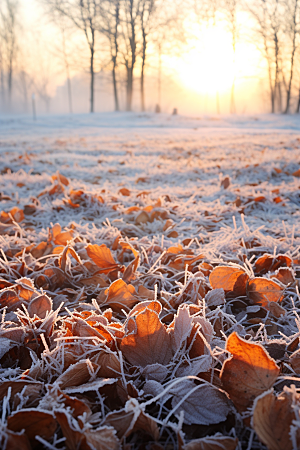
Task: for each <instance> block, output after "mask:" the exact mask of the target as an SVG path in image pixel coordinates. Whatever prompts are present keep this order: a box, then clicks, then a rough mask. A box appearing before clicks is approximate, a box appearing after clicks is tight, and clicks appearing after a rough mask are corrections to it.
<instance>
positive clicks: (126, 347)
mask: <svg viewBox="0 0 300 450" xmlns="http://www.w3.org/2000/svg"><path fill="white" fill-rule="evenodd" d="M131 321H133V324H132V326H133V327H135V331H134V332H130V333H129V334H127V335H126V336H125V337H124V338H123V339H122V342H121V350H122V352H123V354H124V356H125V358H126V359H127V360H128V361H129V362H130V363H131V364H134V365H137V366H142V367H145V366H147V365H148V364H155V363H159V364H168V362H169V361H170V360H171V358H172V350H171V338H170V336H169V334H168V333H167V331H166V329H165V327H164V325H163V324H162V323H161V321H160V320H159V317H158V314H157V313H156V312H155V311H151V310H150V309H148V308H146V309H145V310H144V311H142V312H141V313H139V314H138V315H137V316H136V317H135V318H130V320H129V322H131Z"/></svg>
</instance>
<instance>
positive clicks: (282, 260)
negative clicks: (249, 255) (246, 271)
mask: <svg viewBox="0 0 300 450" xmlns="http://www.w3.org/2000/svg"><path fill="white" fill-rule="evenodd" d="M291 264H292V260H291V258H290V257H288V256H286V255H277V256H273V255H269V254H265V255H263V256H261V257H260V258H258V259H257V260H256V261H255V264H254V272H255V273H256V274H258V275H264V274H265V273H268V272H270V271H271V270H272V271H275V270H277V269H279V267H290V266H291Z"/></svg>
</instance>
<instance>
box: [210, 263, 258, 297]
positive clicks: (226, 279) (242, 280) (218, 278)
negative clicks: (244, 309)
mask: <svg viewBox="0 0 300 450" xmlns="http://www.w3.org/2000/svg"><path fill="white" fill-rule="evenodd" d="M248 279H249V276H248V275H247V274H246V273H245V271H244V270H242V269H238V268H236V267H229V266H218V267H216V268H215V269H214V270H213V271H212V272H211V274H210V276H209V282H210V284H211V287H212V288H213V289H221V288H222V289H224V291H225V292H226V293H227V292H234V293H235V294H236V295H237V296H240V295H246V284H247V281H248Z"/></svg>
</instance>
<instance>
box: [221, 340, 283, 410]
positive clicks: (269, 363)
mask: <svg viewBox="0 0 300 450" xmlns="http://www.w3.org/2000/svg"><path fill="white" fill-rule="evenodd" d="M226 350H227V351H228V352H230V353H231V354H232V356H231V358H229V359H227V360H226V361H225V362H224V364H223V367H222V371H221V374H220V377H221V380H222V383H223V386H224V388H225V390H226V391H227V392H228V394H229V397H230V398H231V400H232V401H233V403H234V405H235V407H236V408H237V410H238V411H240V412H241V411H245V410H246V409H247V408H248V407H249V406H251V404H252V402H253V400H254V399H255V397H257V396H258V395H260V394H261V393H262V392H264V391H267V390H268V389H270V388H271V387H272V386H273V384H274V383H275V381H276V379H277V376H278V374H279V367H278V366H277V364H276V363H275V361H274V359H272V358H271V357H270V356H269V354H268V353H267V351H266V350H265V349H264V348H263V347H262V346H261V345H259V344H255V343H253V342H247V341H245V340H244V339H242V338H240V337H239V336H238V335H237V333H236V332H233V333H232V334H231V335H230V336H229V338H228V339H227V343H226Z"/></svg>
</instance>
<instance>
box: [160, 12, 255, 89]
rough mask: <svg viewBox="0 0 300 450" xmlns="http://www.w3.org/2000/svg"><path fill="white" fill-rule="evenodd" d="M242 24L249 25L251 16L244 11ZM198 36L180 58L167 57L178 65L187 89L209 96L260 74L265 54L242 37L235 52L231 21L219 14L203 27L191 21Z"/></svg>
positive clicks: (182, 84)
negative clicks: (229, 25)
mask: <svg viewBox="0 0 300 450" xmlns="http://www.w3.org/2000/svg"><path fill="white" fill-rule="evenodd" d="M238 21H239V24H240V25H242V26H243V27H245V26H247V25H248V26H249V23H248V22H249V17H248V16H247V15H246V14H244V13H240V14H239V16H238ZM189 29H190V32H191V34H192V35H193V36H194V37H193V38H192V39H190V41H189V45H188V47H189V48H190V50H188V51H187V52H185V54H184V55H182V56H181V57H180V58H175V57H167V58H166V61H165V63H166V65H167V66H168V67H171V68H172V69H174V72H176V74H177V79H178V82H179V83H180V85H181V86H183V87H184V88H185V89H188V90H190V91H192V92H195V93H197V94H205V95H208V96H215V95H216V94H218V95H220V96H224V95H227V94H228V93H229V92H230V90H231V87H232V84H233V83H235V85H236V86H238V85H239V84H240V83H241V82H244V80H245V79H248V80H250V79H254V78H257V77H258V76H259V71H258V67H259V61H260V59H261V54H260V52H259V50H258V49H257V48H256V47H255V45H253V44H251V43H250V42H247V41H242V40H240V39H239V40H238V41H237V44H236V49H235V52H234V50H233V45H232V35H231V33H230V30H229V28H228V23H227V22H226V21H225V20H224V18H223V19H222V17H219V18H218V20H216V21H210V22H208V23H206V24H205V25H204V26H202V27H201V28H200V26H199V25H195V24H191V25H189Z"/></svg>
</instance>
